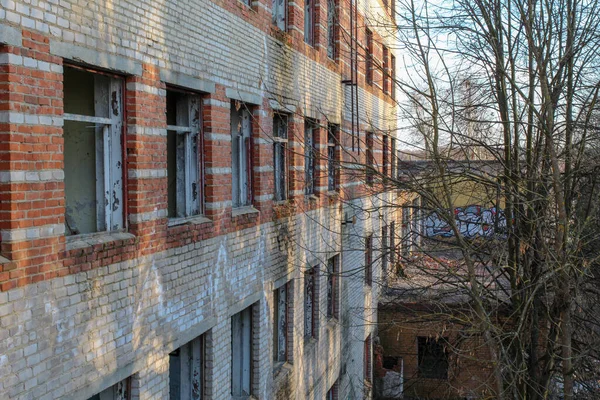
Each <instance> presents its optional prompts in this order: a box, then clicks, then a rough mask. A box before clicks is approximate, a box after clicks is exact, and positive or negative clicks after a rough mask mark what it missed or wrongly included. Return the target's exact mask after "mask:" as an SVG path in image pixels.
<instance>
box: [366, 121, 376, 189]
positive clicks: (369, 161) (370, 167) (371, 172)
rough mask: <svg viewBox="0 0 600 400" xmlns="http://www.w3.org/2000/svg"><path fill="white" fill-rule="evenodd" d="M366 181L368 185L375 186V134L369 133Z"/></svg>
mask: <svg viewBox="0 0 600 400" xmlns="http://www.w3.org/2000/svg"><path fill="white" fill-rule="evenodd" d="M365 158H366V160H365V161H366V169H367V170H366V175H367V176H366V180H367V185H373V177H374V170H373V169H374V167H375V157H374V154H373V132H367V149H366V154H365Z"/></svg>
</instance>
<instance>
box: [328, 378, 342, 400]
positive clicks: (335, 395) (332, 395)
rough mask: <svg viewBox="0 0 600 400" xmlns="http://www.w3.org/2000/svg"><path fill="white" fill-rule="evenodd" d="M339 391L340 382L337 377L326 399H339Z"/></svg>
mask: <svg viewBox="0 0 600 400" xmlns="http://www.w3.org/2000/svg"><path fill="white" fill-rule="evenodd" d="M338 392H339V384H338V380H337V379H336V381H335V383H334V384H333V385H332V386H331V388H329V390H328V391H327V395H326V396H325V400H338V396H339V393H338Z"/></svg>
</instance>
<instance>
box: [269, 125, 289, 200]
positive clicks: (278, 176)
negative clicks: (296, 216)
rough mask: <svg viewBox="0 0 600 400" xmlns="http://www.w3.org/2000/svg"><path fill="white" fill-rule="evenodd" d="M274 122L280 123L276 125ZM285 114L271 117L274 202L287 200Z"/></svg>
mask: <svg viewBox="0 0 600 400" xmlns="http://www.w3.org/2000/svg"><path fill="white" fill-rule="evenodd" d="M276 121H280V122H279V123H276ZM288 121H289V116H288V115H287V114H281V113H275V115H274V116H273V172H274V179H275V182H274V189H275V201H284V200H287V198H288V187H287V184H288V179H287V177H288V154H287V152H288V127H289V124H288Z"/></svg>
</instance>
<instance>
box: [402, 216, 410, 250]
mask: <svg viewBox="0 0 600 400" xmlns="http://www.w3.org/2000/svg"><path fill="white" fill-rule="evenodd" d="M410 211H411V210H410V207H408V206H404V207H402V244H401V245H402V255H403V256H408V255H409V254H410V251H411V234H410V232H411V212H410Z"/></svg>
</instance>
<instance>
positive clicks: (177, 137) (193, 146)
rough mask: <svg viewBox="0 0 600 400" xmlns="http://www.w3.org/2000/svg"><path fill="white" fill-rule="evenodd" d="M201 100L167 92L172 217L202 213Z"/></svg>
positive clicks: (170, 209)
mask: <svg viewBox="0 0 600 400" xmlns="http://www.w3.org/2000/svg"><path fill="white" fill-rule="evenodd" d="M201 125H202V122H201V99H200V96H197V95H193V94H187V93H182V92H176V91H172V90H168V91H167V177H168V182H169V184H168V216H169V218H183V217H188V216H191V215H196V214H199V213H200V212H201V209H200V206H201V204H202V201H201V197H202V196H201V187H202V186H201V182H200V178H201V174H200V171H201V167H200V166H201V160H200V157H201V154H202V150H201V146H202V135H201Z"/></svg>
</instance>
